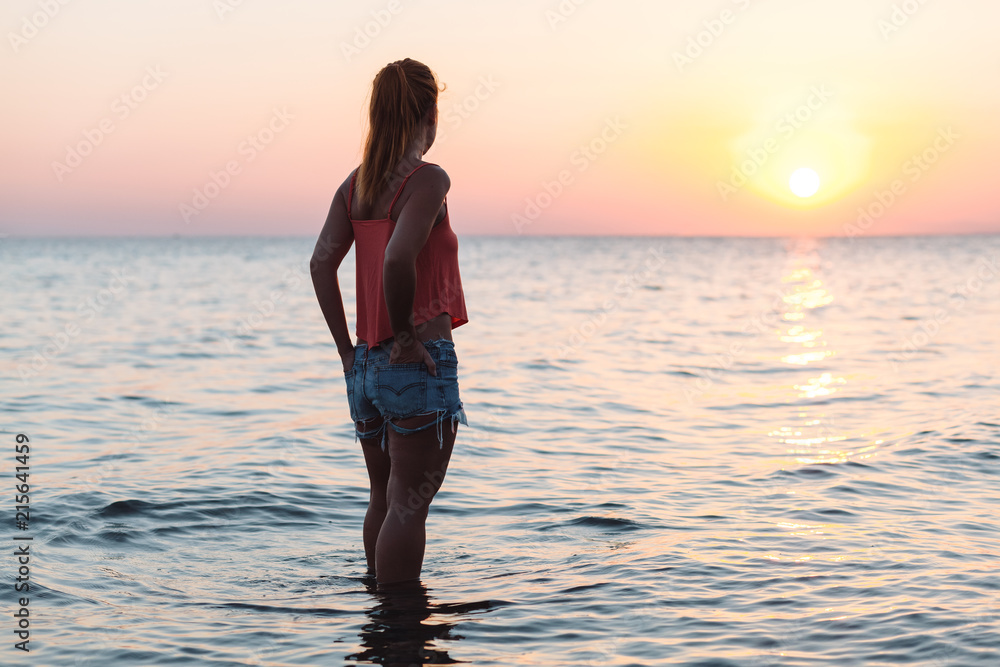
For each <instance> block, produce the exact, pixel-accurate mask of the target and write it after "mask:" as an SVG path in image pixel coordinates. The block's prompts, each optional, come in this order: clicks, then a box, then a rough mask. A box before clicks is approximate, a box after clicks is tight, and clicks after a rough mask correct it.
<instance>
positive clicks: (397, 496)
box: [375, 415, 457, 584]
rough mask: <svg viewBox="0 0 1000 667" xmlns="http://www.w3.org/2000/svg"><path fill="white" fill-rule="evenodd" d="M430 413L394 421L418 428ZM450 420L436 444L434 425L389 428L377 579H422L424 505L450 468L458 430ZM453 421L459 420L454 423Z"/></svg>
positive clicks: (377, 546) (394, 580)
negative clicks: (399, 430)
mask: <svg viewBox="0 0 1000 667" xmlns="http://www.w3.org/2000/svg"><path fill="white" fill-rule="evenodd" d="M428 419H433V416H430V417H428V416H426V415H424V416H417V417H411V418H409V419H400V420H397V421H396V424H397V425H399V426H402V427H404V428H416V427H417V426H420V425H422V424H425V423H427V421H428ZM451 424H452V422H451V420H450V419H447V420H445V422H444V424H442V425H441V428H442V431H443V435H444V446H443V447H442V446H441V445H440V444H439V443H438V436H437V430H438V427H436V426H431V427H429V428H426V429H424V430H423V431H420V432H418V433H414V434H411V435H401V434H399V433H396V432H395V431H394V430H392V428H391V427H389V426H388V425H387V426H386V428H388V429H389V458H390V460H391V466H390V472H389V485H388V493H387V497H386V503H387V505H388V511H387V512H386V515H385V521H384V523H383V524H382V529H381V531H379V534H378V542H377V544H376V548H375V561H376V567H375V574H376V577H377V578H378V583H379V584H390V583H396V582H401V581H409V580H412V579H419V578H420V569H421V567H422V566H423V562H424V545H425V543H426V531H425V521H426V520H427V509H428V507H429V506H430V504H431V500H433V499H434V496H435V494H437V491H438V489H439V488H441V483H442V482H444V476H445V473H446V472H447V470H448V461H449V460H450V459H451V451H452V448H453V447H454V445H455V436H456V434H457V429H456V430H455V431H453V430H452V426H451ZM456 426H457V425H456Z"/></svg>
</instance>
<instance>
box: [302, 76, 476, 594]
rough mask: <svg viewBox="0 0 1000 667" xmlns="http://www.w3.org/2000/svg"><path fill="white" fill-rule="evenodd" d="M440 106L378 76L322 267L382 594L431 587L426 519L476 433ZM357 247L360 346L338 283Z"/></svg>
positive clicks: (418, 81) (428, 93)
mask: <svg viewBox="0 0 1000 667" xmlns="http://www.w3.org/2000/svg"><path fill="white" fill-rule="evenodd" d="M437 96H438V84H437V79H436V78H435V76H434V74H433V73H432V72H431V71H430V69H428V68H427V66H426V65H424V64H422V63H419V62H417V61H415V60H411V59H409V58H407V59H405V60H400V61H396V62H393V63H390V64H388V65H386V66H385V67H384V68H383V69H382V70H381V71H380V72H379V73H378V74H377V75H376V77H375V81H374V83H373V84H372V94H371V107H370V109H369V128H368V137H367V140H366V141H365V148H364V155H363V157H362V161H361V165H360V166H359V167H358V169H356V170H355V171H353V172H351V174H350V176H348V177H347V178H346V179H345V180H344V182H343V183H342V184H341V186H340V188H339V189H338V190H337V194H336V195H335V196H334V198H333V204H332V205H331V207H330V213H329V215H328V216H327V219H326V224H325V225H324V226H323V231H322V232H321V233H320V236H319V240H318V241H317V243H316V249H315V250H314V252H313V258H312V265H311V270H312V278H313V285H314V286H315V289H316V296H317V298H318V299H319V305H320V308H321V309H322V310H323V315H324V317H325V318H326V322H327V325H328V326H329V327H330V332H331V333H332V334H333V339H334V341H335V342H336V344H337V348H338V351H339V352H340V358H341V360H342V361H343V363H344V377H345V378H346V380H347V400H348V405H349V408H350V413H351V419H352V420H353V421H354V423H355V433H356V436H357V437H358V438H360V439H361V448H362V450H363V451H364V455H365V464H366V466H367V468H368V476H369V479H370V481H371V497H370V499H369V501H368V513H367V514H366V515H365V523H364V544H365V556H366V557H367V560H368V570H369V574H373V575H374V576H375V577H376V580H377V582H378V584H379V585H383V584H393V583H401V582H411V581H413V580H418V579H419V578H420V569H421V566H422V564H423V558H424V544H425V535H426V534H425V530H424V522H425V520H426V518H427V509H428V506H429V505H430V502H431V500H432V499H433V498H434V495H435V494H436V493H437V491H438V489H439V488H440V486H441V482H442V481H443V480H444V475H445V472H446V471H447V469H448V461H449V459H450V458H451V451H452V446H453V445H454V443H455V435H456V428H457V425H456V422H461V423H462V424H465V425H468V421H466V416H465V410H464V409H463V406H462V402H461V400H460V399H459V394H458V357H457V356H456V355H455V344H454V342H453V341H452V337H451V330H452V329H453V328H455V327H457V326H461V325H462V324H465V323H466V322H468V317H467V314H466V311H465V296H464V293H463V291H462V281H461V277H460V275H459V271H458V238H457V237H456V236H455V233H454V232H453V231H452V229H451V225H450V222H449V219H448V207H447V202H446V201H445V195H446V194H447V193H448V189H449V187H450V184H451V183H450V181H449V180H448V175H447V174H446V173H445V171H444V170H443V169H442V168H441V167H439V166H437V165H434V164H430V163H427V162H423V160H422V157H423V155H424V154H425V153H426V152H427V151H428V149H430V147H431V145H432V144H433V143H434V137H435V135H436V132H437V118H438V113H437ZM355 242H356V244H357V245H356V253H355V254H356V262H357V301H358V307H357V314H358V315H357V319H358V322H357V341H356V344H354V345H352V344H351V338H350V333H349V331H348V328H347V317H346V315H345V313H344V304H343V301H342V297H341V293H340V283H339V282H338V280H337V269H338V268H339V267H340V263H341V261H342V260H343V258H344V256H345V255H346V254H347V251H348V250H349V249H350V247H351V244H352V243H355ZM446 424H447V425H448V426H450V428H445V425H446Z"/></svg>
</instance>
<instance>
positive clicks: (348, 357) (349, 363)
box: [340, 347, 354, 373]
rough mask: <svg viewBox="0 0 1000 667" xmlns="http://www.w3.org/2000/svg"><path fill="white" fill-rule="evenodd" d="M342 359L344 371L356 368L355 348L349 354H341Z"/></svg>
mask: <svg viewBox="0 0 1000 667" xmlns="http://www.w3.org/2000/svg"><path fill="white" fill-rule="evenodd" d="M340 360H341V361H342V362H343V363H344V373H346V372H347V371H349V370H351V369H352V368H354V348H353V347H352V348H351V351H350V352H348V353H347V354H342V355H340Z"/></svg>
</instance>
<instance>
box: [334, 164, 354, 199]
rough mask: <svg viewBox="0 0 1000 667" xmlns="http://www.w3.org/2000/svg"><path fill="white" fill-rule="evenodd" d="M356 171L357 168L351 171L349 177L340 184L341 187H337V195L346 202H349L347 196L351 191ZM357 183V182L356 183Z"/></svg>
mask: <svg viewBox="0 0 1000 667" xmlns="http://www.w3.org/2000/svg"><path fill="white" fill-rule="evenodd" d="M356 171H357V169H352V170H351V173H349V174H348V175H347V178H345V179H344V182H343V183H341V184H340V187H339V188H337V194H336V196H337V197H341V198H343V200H344V203H345V204H346V203H347V196H348V194H350V192H351V179H352V178H353V177H354V172H356ZM355 185H357V184H356V183H355Z"/></svg>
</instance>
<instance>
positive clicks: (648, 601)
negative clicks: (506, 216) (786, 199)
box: [0, 235, 1000, 667]
mask: <svg viewBox="0 0 1000 667" xmlns="http://www.w3.org/2000/svg"><path fill="white" fill-rule="evenodd" d="M459 238H460V240H459V248H460V249H459V259H460V267H461V275H462V279H463V284H464V292H465V298H466V303H467V307H468V313H469V322H468V323H467V324H464V325H462V326H460V327H458V328H456V329H455V330H454V331H453V336H454V340H455V348H456V352H457V356H458V359H459V370H458V372H459V382H460V395H461V399H462V402H463V405H464V407H465V411H466V415H467V418H468V421H469V424H468V426H465V425H459V427H458V428H459V431H458V435H457V439H456V444H455V449H454V454H453V457H452V459H451V464H450V466H449V469H448V473H447V477H446V478H445V480H444V485H443V487H442V488H441V491H440V493H439V495H438V496H437V498H435V500H434V503H433V504H432V505H431V508H430V516H429V519H428V522H427V549H426V556H425V559H424V566H423V571H422V575H421V586H420V587H419V588H416V589H414V590H411V591H409V592H406V593H392V592H386V591H380V590H378V588H377V587H375V586H373V585H372V582H371V581H370V578H369V577H367V576H366V563H365V557H364V550H363V545H362V521H363V518H364V514H365V510H366V507H367V501H368V480H367V476H366V473H365V467H364V461H363V457H362V453H361V449H360V444H358V443H357V442H355V435H354V431H353V427H352V424H351V421H350V415H349V413H348V406H347V399H346V387H345V383H344V378H343V372H342V364H341V361H340V358H339V356H338V354H337V349H336V346H335V345H334V343H333V339H332V336H331V334H330V332H329V330H328V329H327V326H326V323H325V321H324V319H323V317H322V314H321V312H320V309H319V306H318V304H317V301H316V297H315V294H314V292H313V286H312V283H311V279H310V275H309V264H308V263H309V258H310V255H311V253H312V249H313V245H314V243H315V238H304V237H291V238H285V237H282V238H267V237H253V238H189V237H173V238H80V239H72V238H13V237H8V238H4V239H0V276H2V285H3V291H2V294H3V295H2V297H0V300H2V303H3V309H2V313H3V326H2V327H0V350H2V357H3V366H2V369H3V371H2V380H0V407H2V411H0V414H2V422H0V431H2V433H0V439H2V441H3V451H4V452H5V457H6V460H5V461H4V464H3V470H4V473H3V482H2V484H3V487H4V489H3V491H2V493H0V497H2V498H4V502H3V511H4V513H5V514H6V517H5V519H4V521H3V524H4V526H5V529H4V531H3V532H2V534H0V539H3V540H4V541H5V544H4V546H3V549H2V553H3V554H4V555H3V556H2V557H0V568H2V576H3V580H4V586H3V591H4V592H3V594H2V596H0V605H2V614H0V617H2V620H0V636H2V637H3V638H4V645H3V646H2V648H0V663H2V664H3V665H30V666H32V667H40V666H49V665H51V666H54V667H67V666H71V667H82V666H84V665H90V666H93V667H103V666H107V665H111V666H117V665H123V666H133V665H135V666H139V665H142V666H154V665H187V666H193V667H200V666H223V665H264V666H273V667H286V666H288V667H291V666H298V665H403V666H405V665H421V664H468V665H476V666H486V665H497V666H500V665H503V666H505V667H507V666H511V665H519V666H526V665H532V666H533V665H539V666H551V667H557V666H559V667H561V666H572V667H582V666H591V665H593V666H598V665H599V666H602V667H626V666H634V665H685V666H690V667H695V666H698V667H736V666H739V667H770V666H776V667H777V666H789V667H791V666H793V665H794V666H799V665H802V666H805V665H810V666H814V665H830V666H837V667H852V666H858V667H862V666H864V667H873V666H880V665H886V666H888V665H892V666H899V665H926V666H934V667H938V666H941V667H943V666H951V665H955V666H968V667H980V666H982V667H996V666H997V665H1000V381H998V369H1000V346H998V343H1000V334H998V331H1000V270H998V269H1000V236H997V235H974V236H914V237H875V236H870V237H869V236H864V235H860V236H855V237H846V236H845V237H837V238H815V239H813V238H695V237H691V238H677V237H586V236H583V237H543V236H527V235H521V236H507V237H503V236H473V235H467V236H463V235H460V237H459ZM354 268H355V267H354V252H353V250H352V251H351V252H350V253H349V254H348V255H347V257H346V258H345V260H344V263H343V264H342V265H341V268H340V272H339V279H340V286H341V289H342V292H343V295H344V300H345V308H346V310H347V316H348V322H349V324H350V326H351V329H352V334H353V330H354V322H355V316H354V314H355V291H354V286H355V274H354ZM25 649H26V650H25Z"/></svg>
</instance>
